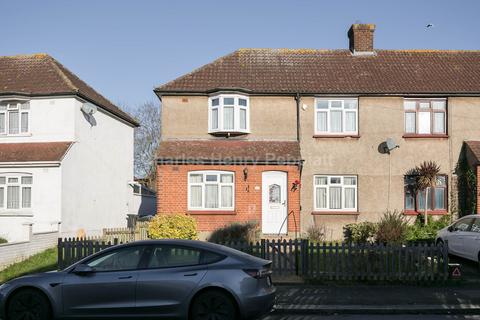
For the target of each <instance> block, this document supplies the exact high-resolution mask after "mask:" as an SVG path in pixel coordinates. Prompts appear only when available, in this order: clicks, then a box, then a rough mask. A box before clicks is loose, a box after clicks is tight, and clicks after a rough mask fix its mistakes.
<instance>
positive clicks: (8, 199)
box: [0, 175, 33, 210]
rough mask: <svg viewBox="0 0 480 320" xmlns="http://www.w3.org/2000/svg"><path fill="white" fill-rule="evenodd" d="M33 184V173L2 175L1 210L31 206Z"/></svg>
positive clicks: (0, 190)
mask: <svg viewBox="0 0 480 320" xmlns="http://www.w3.org/2000/svg"><path fill="white" fill-rule="evenodd" d="M32 184H33V178H32V176H31V175H21V176H17V175H5V176H1V175H0V210H18V209H29V208H31V207H32Z"/></svg>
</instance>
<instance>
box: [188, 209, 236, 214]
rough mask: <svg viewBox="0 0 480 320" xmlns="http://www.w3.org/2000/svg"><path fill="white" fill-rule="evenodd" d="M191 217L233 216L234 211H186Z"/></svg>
mask: <svg viewBox="0 0 480 320" xmlns="http://www.w3.org/2000/svg"><path fill="white" fill-rule="evenodd" d="M187 214H191V215H235V214H237V212H236V211H235V210H188V211H187Z"/></svg>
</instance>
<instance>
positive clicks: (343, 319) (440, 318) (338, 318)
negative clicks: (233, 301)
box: [262, 314, 480, 320]
mask: <svg viewBox="0 0 480 320" xmlns="http://www.w3.org/2000/svg"><path fill="white" fill-rule="evenodd" d="M460 319H462V320H477V319H480V316H464V315H453V316H449V315H407V316H405V315H333V316H324V315H322V316H314V315H295V314H288V315H286V314H282V315H276V314H272V315H269V316H266V317H264V318H262V320H460Z"/></svg>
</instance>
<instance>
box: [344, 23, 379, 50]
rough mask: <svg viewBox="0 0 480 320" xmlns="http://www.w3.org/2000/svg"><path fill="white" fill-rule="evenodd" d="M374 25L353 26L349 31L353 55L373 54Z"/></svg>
mask: <svg viewBox="0 0 480 320" xmlns="http://www.w3.org/2000/svg"><path fill="white" fill-rule="evenodd" d="M374 32H375V25H374V24H352V26H351V27H350V30H348V39H349V42H350V45H349V47H350V51H351V52H352V53H353V54H373V33H374Z"/></svg>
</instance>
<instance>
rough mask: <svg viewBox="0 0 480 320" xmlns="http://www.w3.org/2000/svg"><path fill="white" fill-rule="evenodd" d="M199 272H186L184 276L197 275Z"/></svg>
mask: <svg viewBox="0 0 480 320" xmlns="http://www.w3.org/2000/svg"><path fill="white" fill-rule="evenodd" d="M197 274H198V273H196V272H194V273H186V274H184V275H183V276H184V277H194V276H196V275H197Z"/></svg>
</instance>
